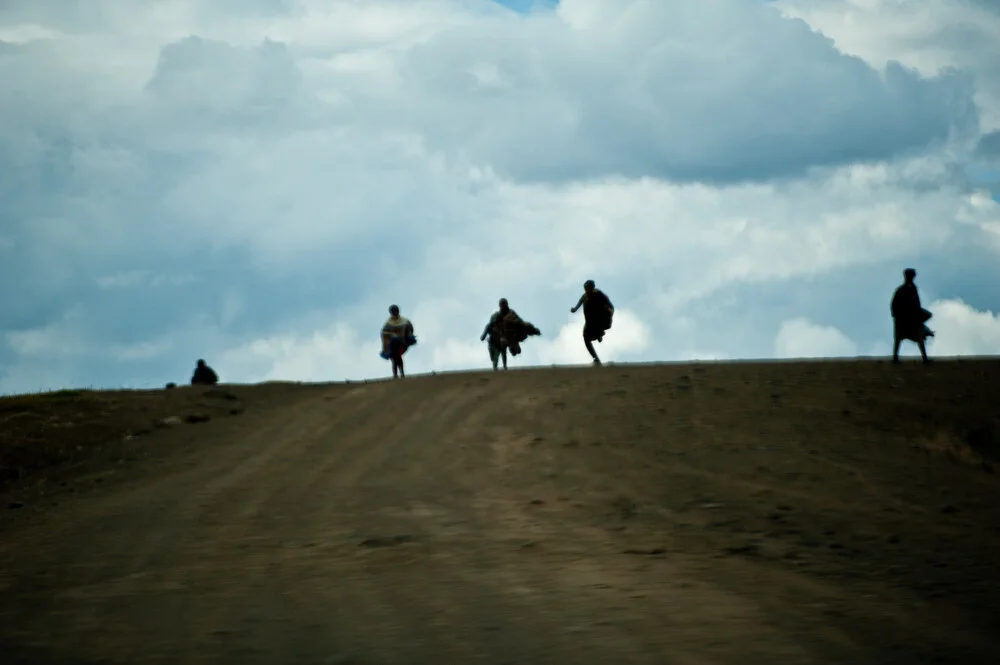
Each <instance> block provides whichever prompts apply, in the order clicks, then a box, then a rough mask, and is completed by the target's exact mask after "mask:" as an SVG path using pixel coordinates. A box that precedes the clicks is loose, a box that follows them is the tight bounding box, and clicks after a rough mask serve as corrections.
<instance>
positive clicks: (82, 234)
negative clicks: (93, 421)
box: [0, 0, 1000, 391]
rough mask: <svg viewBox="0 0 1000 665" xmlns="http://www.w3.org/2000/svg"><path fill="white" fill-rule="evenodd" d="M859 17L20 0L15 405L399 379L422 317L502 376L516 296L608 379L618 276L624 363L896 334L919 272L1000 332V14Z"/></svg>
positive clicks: (9, 332) (416, 359)
mask: <svg viewBox="0 0 1000 665" xmlns="http://www.w3.org/2000/svg"><path fill="white" fill-rule="evenodd" d="M845 2H846V0H844V2H840V3H839V4H838V3H837V2H834V0H828V1H827V0H824V1H823V2H820V3H814V4H812V5H806V4H801V3H796V2H792V1H785V2H781V3H748V2H744V1H742V0H714V1H713V2H704V1H699V2H695V1H694V0H671V1H667V0H664V2H655V3H654V2H640V1H638V0H633V1H626V0H614V1H612V0H563V1H562V2H560V3H558V5H553V4H552V3H541V2H540V3H537V5H531V6H530V7H529V4H530V3H521V4H520V5H518V6H517V7H516V8H517V9H518V11H517V12H515V11H511V9H510V8H509V7H504V6H501V5H500V4H498V3H495V2H489V1H487V0H477V1H474V2H459V1H458V0H373V1H372V2H367V3H329V2H322V1H320V0H288V1H280V2H279V1H278V0H273V1H269V0H259V1H255V2H245V3H239V4H238V5H237V4H236V3H233V2H218V3H204V2H194V1H193V0H177V2H171V3H152V4H150V3H134V2H125V1H124V0H95V1H94V2H86V3H83V2H75V1H69V0H66V1H62V0H61V1H60V2H55V0H35V1H34V2H31V3H5V4H2V5H0V42H2V43H0V85H2V87H3V90H4V94H3V95H2V96H0V172H2V173H4V174H5V177H4V178H2V179H0V305H2V307H3V312H4V316H3V319H2V323H0V342H2V343H0V390H2V391H11V390H21V389H33V388H37V387H46V386H51V385H53V384H52V382H57V381H62V382H65V381H69V382H74V383H78V384H83V385H121V384H126V385H160V384H162V383H163V382H165V381H168V380H184V379H185V378H186V376H187V375H188V373H189V371H190V366H191V365H192V364H193V362H194V359H196V358H198V357H206V358H207V359H208V360H209V361H210V362H211V363H212V364H213V365H214V366H216V367H217V369H218V370H219V371H220V374H222V375H223V376H224V377H226V378H228V379H229V380H239V381H254V380H259V379H263V378H299V379H320V378H323V379H333V378H345V377H351V378H361V377H363V376H370V375H375V374H380V373H384V372H385V371H386V370H387V365H386V364H385V363H384V361H381V360H379V359H378V357H377V330H378V327H379V326H380V324H381V322H382V320H383V318H384V316H385V310H386V308H387V306H388V304H389V303H391V302H396V303H398V304H399V305H400V306H401V307H402V308H403V310H404V313H407V314H408V315H409V316H411V317H412V318H413V320H414V322H415V324H416V325H417V329H418V336H419V337H420V344H419V345H418V346H417V347H415V348H414V350H413V351H412V353H411V354H409V355H408V358H407V360H408V366H409V367H410V369H411V371H415V372H416V371H434V370H444V369H458V368H464V367H470V366H485V365H486V364H487V361H488V358H487V356H486V351H485V348H484V347H483V345H481V344H479V343H478V342H477V340H478V335H479V333H480V332H481V330H482V326H483V325H484V324H485V322H486V319H487V318H488V316H489V314H490V312H491V311H492V308H493V307H494V306H495V303H496V299H497V298H498V297H500V296H505V297H508V298H509V299H510V300H511V304H512V305H513V306H514V307H515V309H517V310H518V312H519V313H521V315H522V316H524V317H525V318H527V319H529V320H531V321H533V322H534V323H536V324H537V325H538V326H539V327H540V328H542V330H543V331H544V332H545V335H544V336H543V338H541V339H537V340H536V339H533V340H531V341H529V343H528V344H527V345H526V346H525V355H524V356H523V357H522V358H520V359H519V360H518V361H517V363H518V364H521V365H530V364H551V363H555V362H580V361H585V360H586V355H585V351H584V349H583V345H582V341H581V340H580V338H579V337H580V332H579V327H580V325H581V324H580V322H579V321H578V320H576V319H575V318H574V319H570V318H569V317H568V315H567V310H568V308H569V307H570V306H572V304H573V303H574V302H576V299H577V297H578V296H579V293H580V289H581V286H582V282H583V281H584V280H585V279H587V278H593V279H596V280H597V282H598V284H599V286H601V287H602V288H604V289H605V290H606V291H607V292H608V293H609V295H610V296H611V298H612V300H613V301H614V302H615V305H616V307H617V309H618V312H619V314H620V315H621V316H620V317H619V318H618V320H617V321H616V324H615V328H614V329H613V330H612V331H611V333H610V334H609V336H608V337H607V338H606V340H605V342H604V344H603V345H602V347H601V354H602V356H605V359H607V360H623V361H624V360H646V359H687V358H698V357H704V358H724V357H747V356H752V357H761V356H769V355H772V354H775V353H779V355H780V352H778V351H777V350H776V346H775V339H776V338H775V335H776V334H777V332H776V331H778V329H779V328H780V327H781V326H782V323H783V322H790V321H791V322H794V321H796V320H799V319H801V320H804V321H806V322H817V321H822V322H824V323H823V325H833V326H835V327H836V328H837V329H838V330H840V331H841V332H842V333H843V334H844V335H846V336H848V337H849V338H850V339H853V340H856V344H857V345H858V348H861V349H869V348H873V346H872V345H874V344H877V343H878V344H880V343H882V342H881V340H883V339H884V337H885V330H886V320H887V316H888V314H887V300H888V297H889V295H891V291H892V289H893V288H894V286H895V285H896V282H897V281H898V278H899V273H900V271H901V269H902V267H904V266H905V265H907V264H914V265H917V267H918V268H920V271H921V279H922V282H921V284H922V287H921V288H922V289H924V290H925V291H926V294H927V295H926V297H927V298H928V301H929V302H930V301H934V300H949V299H957V298H961V299H963V301H964V302H966V303H967V304H968V306H969V307H972V308H974V309H977V310H981V311H987V310H989V311H998V310H1000V293H998V291H997V289H996V287H995V286H994V285H995V284H996V283H997V280H985V281H984V280H983V278H982V275H984V274H992V273H990V272H989V271H990V270H993V268H992V267H993V266H995V265H996V259H997V254H998V252H1000V204H997V203H996V201H994V200H993V199H992V198H991V197H990V196H989V193H988V192H985V191H983V190H981V189H977V188H976V186H975V183H973V182H972V180H971V176H970V175H969V172H970V168H972V167H976V168H980V167H982V165H983V164H985V163H986V161H987V160H986V153H987V152H988V151H989V147H990V146H991V145H992V143H991V141H992V139H991V138H990V135H988V134H987V135H985V136H981V132H980V131H979V130H980V123H981V124H982V128H983V129H984V130H985V131H987V132H989V131H996V130H997V129H1000V123H994V122H993V120H992V118H995V117H997V116H996V114H997V113H998V112H1000V101H998V100H1000V97H996V96H995V95H994V94H993V92H991V91H994V90H996V89H997V88H996V86H997V85H1000V83H998V81H1000V75H997V73H996V71H995V70H994V69H993V68H992V67H993V65H992V64H991V63H994V62H1000V58H994V59H993V60H990V58H991V56H990V53H992V51H990V50H989V49H992V48H993V46H992V44H993V42H990V44H987V43H986V41H983V42H982V44H983V46H984V48H986V51H984V55H983V57H982V58H980V59H977V58H976V56H975V54H974V52H973V50H972V49H969V48H967V47H966V45H965V43H964V42H963V41H962V40H956V39H954V38H953V35H952V33H948V32H947V30H944V28H948V27H949V26H950V25H951V24H954V25H958V24H960V23H961V22H963V21H965V20H966V19H968V18H974V19H975V21H973V23H974V24H975V26H974V28H970V29H973V30H975V31H978V32H977V33H976V34H980V33H981V34H983V35H988V34H992V33H991V32H990V31H992V30H994V29H996V28H997V26H1000V19H998V16H997V14H996V13H995V12H991V11H985V10H983V6H982V5H980V6H975V5H974V4H972V3H959V4H957V5H956V8H957V10H960V11H961V12H965V13H962V14H960V15H959V17H958V18H955V19H954V20H951V19H948V18H947V16H946V15H945V14H943V13H942V11H943V10H942V7H944V4H945V3H944V0H941V1H940V2H939V1H938V0H928V3H927V7H928V9H927V13H928V14H929V15H930V17H931V19H927V18H926V17H924V16H922V15H918V14H914V13H912V11H911V9H909V8H911V7H913V6H914V5H913V3H909V4H908V3H890V2H879V1H875V2H869V3H865V6H866V7H868V9H864V10H863V9H860V8H859V7H860V5H857V3H853V4H851V3H848V4H845ZM507 4H511V3H507ZM775 5H780V8H781V11H778V10H777V9H775ZM782 11H783V12H785V14H786V15H790V14H795V13H796V12H797V14H796V15H797V16H800V17H801V18H795V19H790V18H787V17H783V16H782V13H781V12H782ZM906 12H911V13H909V14H907V13H906ZM845 16H850V17H852V18H851V20H852V21H854V25H856V26H857V27H858V31H857V35H856V36H855V37H851V34H848V33H847V31H846V30H844V29H842V27H838V26H842V24H843V21H845V20H846V19H845V18H844V17H845ZM963 17H964V18H963ZM902 18H907V20H905V21H903V20H901V19H902ZM954 25H951V27H952V28H954ZM996 43H1000V40H997V42H996ZM977 146H979V148H978V151H977ZM983 146H985V148H984V147H983ZM977 160H978V161H977ZM965 321H966V323H963V324H960V325H966V324H967V325H970V326H972V325H974V323H973V321H974V319H971V318H969V319H966V320H965ZM810 325H812V324H810ZM782 329H784V328H782ZM791 330H792V332H793V333H794V332H795V330H796V329H795V328H794V327H793V328H792V329H791ZM810 330H811V329H810ZM800 332H801V330H800ZM813 332H815V331H813ZM949 334H950V333H949ZM945 336H946V335H945V334H944V333H942V335H941V337H940V338H939V340H937V342H936V343H938V344H943V343H944V338H945ZM960 337H961V335H960V334H959V333H958V332H956V333H955V338H956V339H958V338H960ZM789 344H792V343H791V342H789ZM792 346H794V344H793V345H792ZM813 352H818V351H813Z"/></svg>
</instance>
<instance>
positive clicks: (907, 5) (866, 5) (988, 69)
mask: <svg viewBox="0 0 1000 665" xmlns="http://www.w3.org/2000/svg"><path fill="white" fill-rule="evenodd" d="M773 4H774V5H775V6H777V7H779V8H780V9H782V10H783V11H784V12H785V13H786V14H787V15H789V16H795V17H798V18H802V19H803V20H805V21H807V22H808V23H809V24H810V25H811V26H813V27H814V28H815V29H817V30H820V31H822V32H823V34H825V35H827V36H829V37H830V38H832V39H833V40H834V41H835V43H836V44H837V48H839V49H841V50H843V51H845V52H847V53H851V54H854V55H857V56H859V57H862V58H864V59H865V60H867V61H868V62H870V63H871V64H872V65H874V66H876V67H882V66H883V65H885V64H886V63H887V62H888V61H890V60H896V61H898V62H901V63H903V64H905V65H907V66H909V67H914V68H916V69H918V70H920V71H921V72H923V73H924V74H925V75H933V74H936V73H937V72H939V71H941V70H942V69H945V68H949V67H962V68H968V69H971V70H972V71H973V72H975V74H976V76H977V80H978V82H979V84H978V91H977V95H976V99H977V102H979V104H980V108H981V109H982V111H984V113H983V124H984V129H985V130H986V131H991V130H995V129H1000V11H998V9H997V6H996V4H995V3H993V2H992V1H991V0H985V1H983V0H921V1H920V2H900V1H899V0H865V1H864V2H859V1H858V0H776V1H775V2H774V3H773Z"/></svg>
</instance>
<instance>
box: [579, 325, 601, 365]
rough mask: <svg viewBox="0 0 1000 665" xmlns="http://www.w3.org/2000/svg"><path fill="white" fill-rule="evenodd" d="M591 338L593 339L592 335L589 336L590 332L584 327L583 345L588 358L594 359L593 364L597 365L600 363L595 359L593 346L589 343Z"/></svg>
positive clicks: (599, 360) (595, 353)
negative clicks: (588, 355)
mask: <svg viewBox="0 0 1000 665" xmlns="http://www.w3.org/2000/svg"><path fill="white" fill-rule="evenodd" d="M591 337H593V335H591V334H590V330H589V329H588V328H587V326H584V327H583V345H584V346H586V347H587V353H589V354H590V357H591V358H593V359H594V364H595V365H599V364H600V363H601V359H600V358H598V357H597V351H594V345H593V343H591Z"/></svg>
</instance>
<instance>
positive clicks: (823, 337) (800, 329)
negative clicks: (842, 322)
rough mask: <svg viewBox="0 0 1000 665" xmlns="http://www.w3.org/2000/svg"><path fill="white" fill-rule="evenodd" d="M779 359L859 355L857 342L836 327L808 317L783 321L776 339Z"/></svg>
mask: <svg viewBox="0 0 1000 665" xmlns="http://www.w3.org/2000/svg"><path fill="white" fill-rule="evenodd" d="M774 355H775V357H778V358H835V357H844V356H856V355H858V347H857V345H856V344H855V343H854V342H853V341H851V339H850V338H848V337H847V335H845V334H844V333H842V332H841V331H840V330H838V329H837V328H834V327H833V326H822V325H818V324H815V323H813V322H811V321H807V320H806V319H791V320H789V321H785V322H783V323H782V324H781V327H780V328H779V329H778V334H777V336H776V337H775V340H774Z"/></svg>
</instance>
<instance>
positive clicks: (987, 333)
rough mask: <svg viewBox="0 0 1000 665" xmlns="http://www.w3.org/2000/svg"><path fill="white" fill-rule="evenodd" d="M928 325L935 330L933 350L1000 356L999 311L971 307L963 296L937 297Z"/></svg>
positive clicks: (970, 354)
mask: <svg viewBox="0 0 1000 665" xmlns="http://www.w3.org/2000/svg"><path fill="white" fill-rule="evenodd" d="M928 309H929V310H930V311H931V312H932V313H933V314H934V317H933V318H932V319H931V321H929V322H928V325H929V326H930V327H931V329H932V330H934V332H935V337H934V339H933V341H932V342H931V350H932V351H933V353H934V354H936V355H941V356H982V355H1000V314H994V313H993V312H989V311H986V312H983V311H979V310H976V309H974V308H972V307H969V306H968V305H967V304H966V303H964V302H962V300H961V299H953V300H952V299H949V300H937V301H935V302H933V303H931V304H930V306H928Z"/></svg>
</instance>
